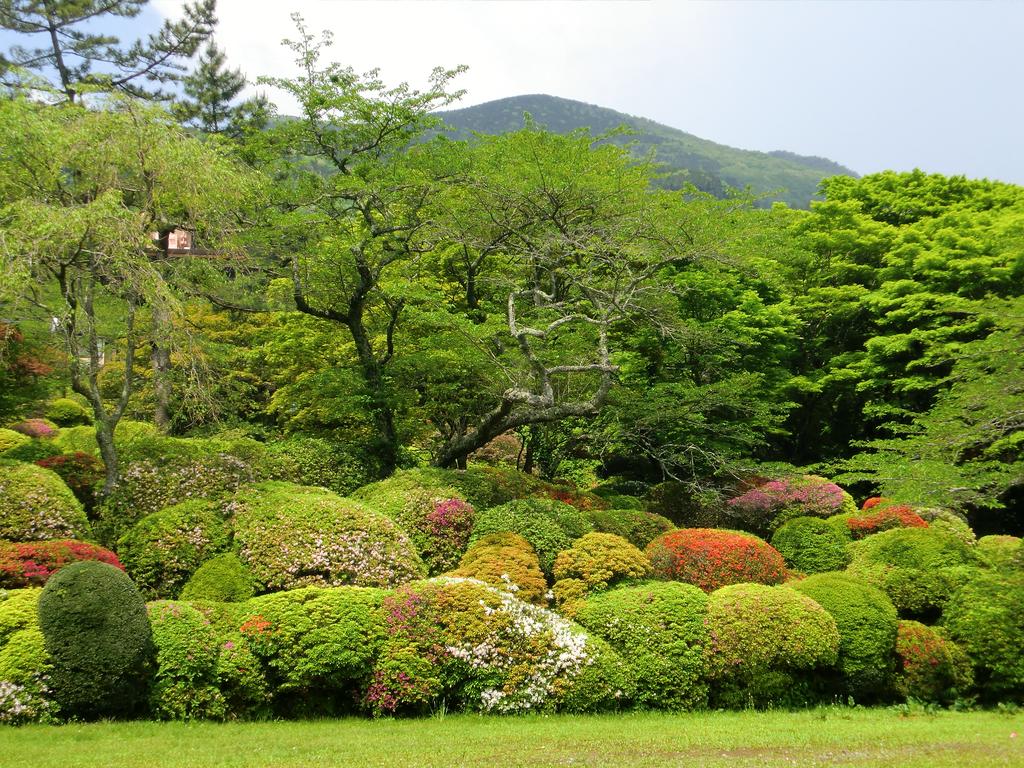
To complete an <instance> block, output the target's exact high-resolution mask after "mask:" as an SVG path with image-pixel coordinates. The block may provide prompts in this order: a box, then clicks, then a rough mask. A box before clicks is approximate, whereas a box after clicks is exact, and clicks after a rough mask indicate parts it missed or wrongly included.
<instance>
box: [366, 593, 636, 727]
mask: <svg viewBox="0 0 1024 768" xmlns="http://www.w3.org/2000/svg"><path fill="white" fill-rule="evenodd" d="M383 615H384V620H385V627H386V633H387V639H386V641H385V644H384V648H383V651H382V653H381V657H380V659H379V661H378V663H377V665H376V667H375V669H374V675H373V680H372V682H371V684H370V686H369V688H368V690H367V694H366V701H367V704H368V705H369V706H370V708H371V709H372V710H373V711H374V712H375V713H377V714H388V713H395V712H423V711H427V710H429V708H430V707H431V706H434V705H435V704H436V703H437V702H440V701H445V702H447V703H448V705H449V706H453V705H454V708H456V709H471V710H480V711H485V712H498V713H510V712H527V711H537V710H540V711H544V710H554V709H557V708H559V706H562V707H571V708H573V709H577V708H578V707H579V704H580V700H581V698H582V699H583V700H585V701H586V702H587V706H588V707H589V708H592V709H601V708H605V707H608V706H613V705H614V702H615V701H616V700H617V699H616V696H615V694H616V692H618V693H619V697H621V696H622V695H623V693H624V691H623V690H622V689H621V687H615V686H616V684H619V683H625V679H624V678H623V676H622V674H621V672H622V670H621V668H620V667H618V666H617V665H616V659H615V658H614V655H613V654H611V652H610V651H604V650H603V649H598V648H596V647H595V644H594V643H591V642H590V640H589V639H588V638H587V636H586V634H585V633H583V632H582V631H581V630H578V629H576V628H575V627H574V626H573V625H572V624H571V623H570V622H568V621H567V620H566V619H564V618H562V617H561V616H559V615H558V614H556V613H553V612H551V611H548V610H546V609H544V608H539V607H537V606H532V605H529V604H528V603H525V602H523V601H521V600H519V599H518V598H516V597H514V596H513V595H511V594H509V593H508V592H503V591H500V590H496V589H493V588H491V587H488V586H486V585H484V584H482V583H480V582H477V581H471V580H462V579H442V580H439V581H431V582H421V583H417V584H412V585H408V586H405V587H401V588H399V589H397V590H395V591H394V592H393V593H392V594H391V595H389V596H388V597H387V598H386V599H385V600H384V605H383ZM590 666H592V667H593V668H592V669H590V670H588V667H590ZM581 682H582V683H585V687H586V692H582V691H580V686H579V685H578V684H580V683H581Z"/></svg>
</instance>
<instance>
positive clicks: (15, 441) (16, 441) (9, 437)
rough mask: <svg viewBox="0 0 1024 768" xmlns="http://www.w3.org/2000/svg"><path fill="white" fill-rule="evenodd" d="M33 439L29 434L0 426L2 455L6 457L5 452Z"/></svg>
mask: <svg viewBox="0 0 1024 768" xmlns="http://www.w3.org/2000/svg"><path fill="white" fill-rule="evenodd" d="M31 441H32V438H31V437H29V436H28V435H23V434H21V432H15V431H14V430H13V429H6V428H0V456H3V457H4V458H6V456H5V454H6V453H7V452H8V451H10V450H13V449H14V448H17V447H19V446H22V445H25V444H26V443H29V442H31Z"/></svg>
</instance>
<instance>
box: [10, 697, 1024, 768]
mask: <svg viewBox="0 0 1024 768" xmlns="http://www.w3.org/2000/svg"><path fill="white" fill-rule="evenodd" d="M1014 734H1018V735H1016V736H1015V735H1014ZM0 765H3V766H5V768H15V767H16V766H25V767H26V768H28V767H29V766H31V768H51V767H52V768H73V767H74V766H105V767H107V768H128V767H129V766H130V767H131V768H134V767H135V766H139V767H140V768H142V767H143V766H145V767H146V768H165V767H166V768H170V766H174V768H192V767H193V766H194V767H196V768H198V767H199V766H203V767H205V766H239V767H240V768H241V766H245V767H246V768H261V767H267V766H274V768H284V767H286V766H287V767H289V768H290V767H292V766H294V768H310V767H312V766H317V767H318V768H320V767H322V766H346V768H347V767H349V766H353V767H354V766H388V767H389V768H391V767H396V768H398V767H401V766H442V765H445V766H487V767H488V768H491V767H492V766H525V765H531V766H540V765H545V766H546V765H573V766H597V765H601V766H604V765H607V766H634V765H635V766H641V765H642V766H691V765H692V766H702V767H705V766H706V767H712V766H730V768H740V767H744V766H758V767H759V768H761V767H762V766H794V765H796V766H844V765H850V766H858V767H861V766H863V767H869V766H879V767H881V766H942V767H944V766H971V768H990V767H991V766H1024V715H1022V714H1015V715H1006V714H998V713H995V712H974V713H957V712H940V713H937V714H934V715H930V714H920V715H913V716H909V717H904V716H901V715H900V714H898V713H897V712H895V711H893V710H882V709H877V710H860V709H842V708H826V709H819V710H813V711H807V712H793V713H787V712H769V713H758V712H716V713H700V714H682V715H666V714H630V715H617V716H590V717H572V716H564V715H562V716H552V717H539V716H531V717H518V718H515V717H506V718H499V717H477V716H469V715H459V716H448V717H445V718H433V719H427V720H378V721H371V720H356V719H350V720H321V721H311V722H273V723H233V724H213V723H151V722H138V723H97V724H88V725H66V726H59V727H48V726H27V727H23V728H0Z"/></svg>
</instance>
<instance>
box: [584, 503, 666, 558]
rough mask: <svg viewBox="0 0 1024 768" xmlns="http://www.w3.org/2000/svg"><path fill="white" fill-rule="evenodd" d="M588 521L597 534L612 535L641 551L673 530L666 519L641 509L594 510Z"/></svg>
mask: <svg viewBox="0 0 1024 768" xmlns="http://www.w3.org/2000/svg"><path fill="white" fill-rule="evenodd" d="M590 519H591V521H592V522H593V524H594V530H595V531H597V532H598V533H614V534H615V535H616V536H621V537H622V538H624V539H626V541H628V542H629V543H630V544H632V545H633V546H635V547H640V548H641V549H643V548H644V547H646V546H647V545H648V544H650V543H651V542H652V541H653V540H654V539H656V538H657V537H658V536H660V535H661V534H663V533H668V532H669V531H671V530H672V529H673V528H675V526H674V525H673V524H672V521H671V520H669V519H668V518H667V517H662V516H661V515H656V514H654V513H653V512H644V511H643V510H642V509H595V510H591V512H590Z"/></svg>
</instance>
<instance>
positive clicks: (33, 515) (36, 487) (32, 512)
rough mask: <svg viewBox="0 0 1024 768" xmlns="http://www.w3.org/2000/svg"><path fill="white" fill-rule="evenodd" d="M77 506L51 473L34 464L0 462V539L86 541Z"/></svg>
mask: <svg viewBox="0 0 1024 768" xmlns="http://www.w3.org/2000/svg"><path fill="white" fill-rule="evenodd" d="M88 534H89V524H88V521H87V520H86V517H85V510H84V509H83V508H82V504H81V502H79V501H78V499H76V498H75V495H74V494H73V493H72V492H71V490H70V489H69V488H68V487H67V485H65V484H64V481H63V480H61V479H60V477H58V476H57V475H56V474H55V473H53V472H51V471H50V470H48V469H44V468H42V467H38V466H36V465H35V464H23V463H21V462H13V461H0V539H6V540H8V541H44V540H49V539H83V538H88Z"/></svg>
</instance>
